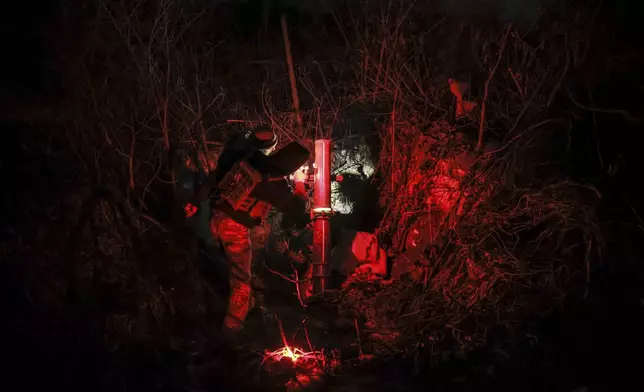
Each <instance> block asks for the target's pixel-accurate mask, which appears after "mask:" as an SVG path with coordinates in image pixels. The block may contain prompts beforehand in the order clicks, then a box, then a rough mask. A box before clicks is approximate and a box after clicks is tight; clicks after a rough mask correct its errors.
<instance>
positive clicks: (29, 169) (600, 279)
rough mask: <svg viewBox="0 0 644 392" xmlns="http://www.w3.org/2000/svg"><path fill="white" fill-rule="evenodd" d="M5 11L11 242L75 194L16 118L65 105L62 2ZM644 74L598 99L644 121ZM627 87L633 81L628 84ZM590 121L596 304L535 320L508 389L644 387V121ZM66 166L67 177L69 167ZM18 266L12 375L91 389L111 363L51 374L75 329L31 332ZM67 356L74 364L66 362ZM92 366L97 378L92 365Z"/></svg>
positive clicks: (1, 81)
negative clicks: (603, 243) (34, 210)
mask: <svg viewBox="0 0 644 392" xmlns="http://www.w3.org/2000/svg"><path fill="white" fill-rule="evenodd" d="M606 3H607V4H605V12H608V13H612V14H613V15H614V18H616V20H617V21H618V22H619V23H617V25H619V26H620V28H621V31H619V32H618V34H619V35H620V37H622V39H623V40H625V41H631V42H634V43H637V39H638V38H637V37H639V36H644V28H643V26H644V23H642V21H643V20H644V19H643V18H644V12H643V9H644V5H643V3H642V2H641V1H626V0H621V1H607V2H606ZM0 7H1V8H0V9H1V11H0V14H1V15H3V17H2V18H3V20H2V23H0V49H1V53H2V56H1V58H2V66H1V67H0V68H2V71H0V105H2V106H3V107H2V110H0V113H2V114H3V115H4V116H3V117H4V118H2V119H0V121H2V122H1V123H0V129H1V131H2V132H1V139H0V154H1V155H0V181H2V204H1V208H2V211H1V212H0V217H1V218H0V220H1V221H2V222H3V228H2V236H3V237H6V236H10V235H11V233H12V232H13V231H15V230H17V229H18V228H19V227H21V226H22V227H28V225H29V211H30V208H31V206H34V205H38V204H40V203H46V202H47V198H48V196H49V195H51V194H54V193H56V192H64V183H63V182H62V180H63V179H61V178H54V177H52V176H51V175H50V173H51V172H52V170H51V168H50V167H48V166H47V165H46V164H45V163H44V162H45V161H44V159H41V157H39V156H38V155H37V154H34V153H33V152H32V153H29V154H28V153H26V152H25V149H23V148H22V147H23V144H24V136H25V135H26V134H29V133H33V132H46V131H44V130H42V129H38V128H37V127H34V126H32V125H29V124H28V123H26V122H24V121H21V120H20V119H18V120H16V119H15V118H13V117H15V116H12V114H13V111H14V110H17V109H16V108H20V107H21V106H24V105H29V104H32V103H55V102H56V100H57V99H59V97H60V94H61V89H60V88H59V86H58V85H57V77H56V72H55V71H54V67H53V62H52V57H51V55H52V50H51V46H50V42H49V39H50V36H49V35H48V32H49V31H50V29H51V27H52V26H53V24H54V22H55V15H56V12H57V11H58V9H59V3H58V2H56V1H49V2H46V1H41V2H9V3H7V2H4V3H3V4H2V5H1V6H0ZM242 14H243V13H242ZM242 33H243V32H242ZM242 33H240V34H242ZM642 69H644V68H640V71H639V72H634V73H630V74H625V75H619V76H618V77H616V78H614V79H613V80H610V81H608V82H606V83H605V84H604V85H602V86H601V87H600V88H599V89H598V91H596V93H595V96H596V100H597V102H596V103H597V106H598V107H602V106H604V107H615V108H624V109H627V110H629V111H630V112H631V113H634V114H635V116H636V117H639V118H640V119H641V118H644V106H643V103H644V99H643V98H642V96H643V95H644V77H643V72H642V71H641V70H642ZM625 85H626V86H629V88H626V89H625V88H624V86H625ZM625 92H626V93H625ZM591 121H592V119H591V118H590V117H587V118H584V119H582V120H581V121H580V122H579V123H578V124H577V127H576V128H575V129H573V134H572V135H573V136H572V146H573V153H574V157H575V160H574V162H573V165H572V167H571V168H572V170H573V172H574V174H575V176H576V178H577V179H578V180H581V181H584V182H586V183H588V184H592V185H594V186H595V187H596V188H597V189H598V190H599V192H600V193H601V194H602V205H601V206H600V216H601V218H602V220H603V222H604V225H605V228H606V233H607V241H608V247H607V251H606V253H605V254H604V258H605V261H604V263H603V265H604V267H603V268H601V269H599V270H596V271H595V272H594V274H593V276H592V278H591V282H592V283H591V290H590V292H589V295H588V297H587V298H586V299H585V300H581V301H579V302H575V303H570V304H566V306H564V307H563V308H562V309H563V310H561V311H559V312H558V313H557V314H554V315H552V316H550V317H548V318H547V319H545V320H538V321H536V322H535V324H534V328H535V330H536V331H538V332H539V335H538V338H539V346H538V349H536V350H535V349H531V350H525V351H522V350H520V349H519V350H518V352H517V355H520V356H521V355H523V356H524V357H523V358H522V359H523V361H521V363H522V364H523V365H514V366H513V365H511V364H508V365H506V367H505V368H503V367H502V368H500V370H499V371H498V373H497V377H496V380H497V382H498V385H496V386H497V387H502V388H508V389H515V390H523V389H531V390H572V388H575V387H578V386H587V387H588V388H589V389H590V390H597V389H601V390H604V389H606V390H608V389H612V390H615V389H619V387H618V385H626V384H627V383H629V382H633V384H631V385H632V386H633V387H635V388H637V386H638V385H641V369H642V365H643V364H644V361H643V360H642V359H641V353H642V350H643V349H644V336H643V331H644V279H643V276H644V273H643V270H642V263H641V257H642V246H641V244H642V243H643V242H642V231H644V223H643V222H642V221H641V220H640V218H639V216H644V208H643V200H644V198H643V197H642V196H644V195H643V194H642V192H641V191H640V189H641V188H642V186H641V179H642V174H641V170H642V169H644V165H643V164H642V156H643V155H644V145H643V144H642V141H643V138H642V136H641V135H642V134H644V128H642V126H641V124H638V123H635V122H629V121H626V120H624V119H623V118H621V117H620V116H609V115H599V116H598V117H597V121H598V125H597V130H598V132H597V135H596V137H595V138H594V139H593V138H588V137H587V136H585V134H586V133H587V132H586V130H587V126H588V125H589V124H590V123H591ZM43 140H44V139H43ZM596 145H599V147H600V148H601V150H602V155H603V160H604V162H603V164H604V167H603V168H601V167H600V165H599V163H598V162H597V160H596V158H593V156H595V155H593V154H592V153H591V151H593V150H594V149H595V148H596ZM31 151H33V150H31ZM611 164H613V165H618V166H616V167H618V170H617V172H616V174H615V175H612V176H611V175H608V174H607V172H608V170H607V167H609V166H610V165H611ZM56 172H58V173H60V170H56ZM63 172H64V170H63ZM638 214H639V216H638ZM638 226H639V228H638ZM3 246H4V245H3ZM10 262H11V260H2V268H0V273H2V276H1V277H0V285H1V287H0V293H1V294H0V295H1V298H0V303H1V304H3V307H2V308H3V312H2V318H1V320H0V323H2V324H3V325H2V326H0V328H2V329H6V331H3V332H4V333H3V339H2V341H4V342H5V344H8V343H11V347H13V348H14V349H15V351H14V350H5V348H7V347H9V346H7V345H5V346H4V347H3V348H0V352H2V355H3V356H5V355H7V356H8V358H5V360H4V361H3V363H13V366H12V367H10V368H4V371H7V370H10V369H13V370H15V372H13V371H12V373H13V375H14V376H19V377H17V381H20V379H21V378H22V377H24V378H23V380H26V379H31V380H32V381H33V380H34V379H40V380H42V382H43V386H45V385H48V384H49V383H50V382H52V380H65V379H75V380H76V381H75V383H76V384H77V385H78V386H79V387H80V386H82V385H83V384H87V385H91V380H92V379H93V378H95V377H98V376H99V373H100V366H98V367H88V366H82V364H81V363H80V362H74V363H70V364H69V366H67V367H60V368H66V369H69V371H70V374H64V373H60V372H58V371H57V372H55V373H56V374H52V373H50V372H49V371H50V370H51V369H52V368H51V367H50V363H49V362H47V361H46V360H45V359H42V360H41V358H38V357H37V355H38V352H39V348H38V336H44V335H47V334H64V333H65V330H66V327H65V326H64V325H63V326H48V325H43V326H41V329H40V330H35V331H25V330H24V329H22V327H21V326H20V325H13V324H12V323H11V321H10V320H12V319H13V317H14V316H15V315H16V312H21V311H23V310H24V309H25V308H28V306H27V307H25V306H23V305H25V304H21V303H18V302H16V301H18V300H20V301H24V298H22V297H19V296H15V295H13V294H14V293H16V292H19V291H20V287H15V283H16V281H15V280H13V279H12V276H10V275H9V271H10V269H9V268H6V267H7V265H8V263H10ZM19 298H20V299H19ZM70 323H73V320H70ZM88 333H89V332H88ZM77 338H78V339H79V340H80V339H81V337H77ZM21 339H22V340H21ZM87 341H91V340H90V339H88V340H87ZM95 349H96V351H97V352H99V351H100V350H99V349H98V348H94V347H91V346H89V347H84V348H83V350H84V352H83V350H81V352H80V355H78V354H79V353H76V354H77V355H76V361H78V358H83V355H86V356H87V357H92V358H96V361H98V362H97V363H100V361H101V357H100V355H99V356H98V357H96V356H94V357H93V356H92V354H93V350H95ZM9 353H10V354H9ZM60 361H61V362H65V361H67V359H66V358H60ZM70 361H71V360H70ZM517 363H518V362H517ZM88 369H93V371H95V372H97V373H95V372H93V371H89V372H88ZM76 370H78V371H79V372H78V373H77V372H76ZM421 381H422V380H421ZM54 383H55V381H54ZM27 384H31V382H30V383H27ZM5 385H8V384H5ZM17 386H20V384H17ZM9 389H12V390H14V388H8V390H9Z"/></svg>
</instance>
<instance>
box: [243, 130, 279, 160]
mask: <svg viewBox="0 0 644 392" xmlns="http://www.w3.org/2000/svg"><path fill="white" fill-rule="evenodd" d="M246 139H248V140H249V141H250V144H251V146H252V147H253V148H256V149H258V150H259V151H262V152H263V153H264V154H266V155H269V154H270V153H271V152H273V150H275V147H276V146H277V134H276V133H275V132H273V130H272V129H271V128H269V127H259V128H255V129H253V130H251V131H250V132H248V133H247V134H246Z"/></svg>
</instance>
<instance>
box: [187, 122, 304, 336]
mask: <svg viewBox="0 0 644 392" xmlns="http://www.w3.org/2000/svg"><path fill="white" fill-rule="evenodd" d="M276 146H277V135H276V134H275V133H274V132H273V131H272V130H271V129H268V128H258V129H254V130H252V131H250V132H247V133H245V134H239V135H235V136H233V137H231V138H230V139H229V140H228V141H227V142H226V143H225V145H224V147H223V150H222V152H221V154H220V155H219V157H218V158H217V161H216V162H217V163H216V165H214V169H213V170H211V171H210V174H209V176H208V178H207V179H206V181H205V183H204V184H202V186H201V187H200V189H199V190H198V191H197V197H196V200H195V201H194V202H193V203H188V204H187V205H186V214H187V216H191V215H193V214H194V213H195V212H196V211H197V208H196V207H195V206H198V205H200V203H201V205H203V201H204V200H210V208H212V215H211V218H210V231H211V234H212V237H213V238H215V239H216V240H218V241H219V242H220V244H221V246H222V247H223V250H224V253H225V256H226V258H227V261H228V263H229V271H230V272H229V281H230V297H229V301H228V308H227V312H226V315H225V318H224V330H225V331H227V332H235V331H239V330H241V329H242V328H243V325H244V321H245V319H246V316H247V314H248V312H249V310H250V308H251V303H252V293H251V268H252V260H253V254H254V253H255V252H256V251H257V250H258V249H259V248H261V247H262V245H263V239H264V237H265V233H262V232H263V231H264V230H265V228H264V227H263V223H264V220H265V218H266V215H267V214H268V212H269V210H270V208H271V207H272V206H274V207H276V208H277V209H278V210H280V211H281V212H283V213H284V215H285V218H286V224H287V225H293V226H302V225H306V223H307V221H308V216H307V215H306V201H305V200H304V199H303V198H301V197H298V196H295V195H294V194H293V193H292V192H291V191H290V187H289V184H288V182H287V179H286V176H288V175H289V174H290V173H292V172H294V171H295V170H296V169H297V168H298V167H300V166H301V165H302V163H304V162H306V160H307V159H308V155H309V152H308V151H307V150H306V149H305V148H304V147H302V146H301V145H299V144H297V143H291V144H289V145H288V146H286V147H285V148H284V149H282V150H280V151H277V152H276V153H275V154H273V155H271V153H272V152H273V151H274V150H275V148H276Z"/></svg>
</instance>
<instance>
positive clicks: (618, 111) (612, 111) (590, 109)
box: [564, 87, 637, 122]
mask: <svg viewBox="0 0 644 392" xmlns="http://www.w3.org/2000/svg"><path fill="white" fill-rule="evenodd" d="M564 88H565V90H566V93H567V94H568V98H570V101H571V102H572V103H573V104H574V105H575V106H577V107H578V108H580V109H583V110H586V111H588V112H598V113H608V114H620V115H622V116H624V117H626V118H627V119H628V120H630V121H633V122H637V119H636V118H635V117H633V116H631V115H630V113H628V111H626V110H622V109H603V108H594V107H588V106H585V105H582V104H581V103H579V102H578V101H577V100H576V99H575V98H573V96H572V93H571V92H570V90H568V88H567V87H564Z"/></svg>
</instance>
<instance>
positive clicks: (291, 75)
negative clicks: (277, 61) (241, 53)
mask: <svg viewBox="0 0 644 392" xmlns="http://www.w3.org/2000/svg"><path fill="white" fill-rule="evenodd" d="M281 22H282V36H283V38H284V51H285V52H286V64H287V65H288V79H289V81H290V83H291V99H292V100H293V111H294V114H295V124H296V125H297V128H298V134H299V135H300V137H301V136H302V131H303V126H302V117H301V115H300V97H299V95H298V94H297V83H296V80H295V71H294V69H293V57H292V55H291V41H290V40H289V38H288V27H287V26H286V15H284V14H282V18H281Z"/></svg>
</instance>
